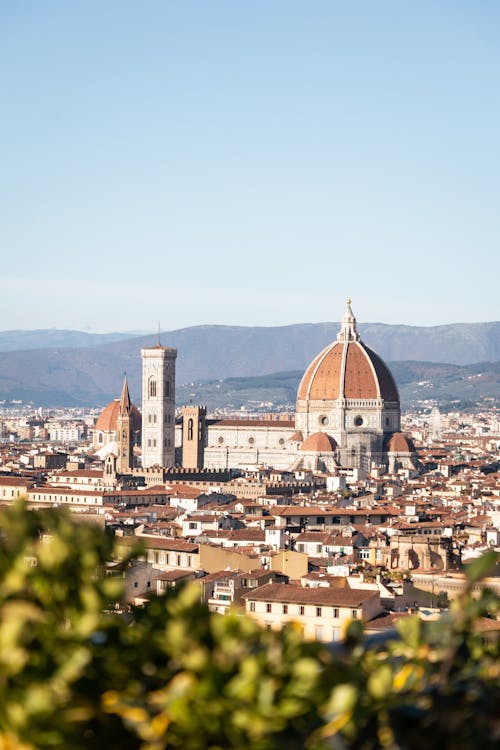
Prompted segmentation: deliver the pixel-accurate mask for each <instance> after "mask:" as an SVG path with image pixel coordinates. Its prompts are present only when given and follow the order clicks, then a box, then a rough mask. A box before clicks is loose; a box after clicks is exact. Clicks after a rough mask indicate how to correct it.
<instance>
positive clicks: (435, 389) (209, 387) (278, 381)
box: [177, 362, 500, 411]
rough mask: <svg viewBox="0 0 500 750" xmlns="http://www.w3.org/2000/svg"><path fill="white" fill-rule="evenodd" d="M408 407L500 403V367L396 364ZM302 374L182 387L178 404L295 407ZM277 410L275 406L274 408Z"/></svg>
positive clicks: (399, 381)
mask: <svg viewBox="0 0 500 750" xmlns="http://www.w3.org/2000/svg"><path fill="white" fill-rule="evenodd" d="M389 366H390V368H391V371H392V373H393V375H394V377H395V379H396V381H397V384H398V388H399V394H400V397H401V401H402V404H403V406H406V407H410V406H416V405H417V404H421V403H422V402H423V401H437V402H439V405H440V406H441V407H442V408H444V409H446V408H453V409H456V408H458V407H459V406H460V408H463V407H470V406H473V405H474V406H475V405H477V403H478V402H482V403H483V404H484V406H485V408H487V407H488V405H491V402H488V401H484V399H485V398H486V399H494V400H495V402H496V403H497V404H498V403H499V402H500V362H494V363H484V362H483V363H481V364H477V365H466V366H464V365H449V364H441V363H435V362H391V363H389ZM302 375H303V371H302V370H295V371H293V372H277V373H273V374H271V375H260V376H257V377H246V378H226V379H224V380H215V381H211V382H208V383H197V384H186V385H182V386H180V387H178V388H177V403H178V405H183V404H189V403H194V404H206V405H207V407H208V408H209V409H224V408H229V409H240V408H241V407H245V408H250V409H251V408H252V407H253V408H255V409H259V408H264V409H272V410H274V409H276V410H277V411H279V410H281V409H284V410H286V409H289V408H290V407H292V408H294V405H295V399H296V395H297V389H298V386H299V383H300V379H301V377H302ZM271 405H272V406H271Z"/></svg>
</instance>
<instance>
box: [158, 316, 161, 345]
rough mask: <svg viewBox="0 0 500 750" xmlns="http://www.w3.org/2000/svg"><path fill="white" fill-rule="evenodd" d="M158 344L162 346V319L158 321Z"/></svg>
mask: <svg viewBox="0 0 500 750" xmlns="http://www.w3.org/2000/svg"><path fill="white" fill-rule="evenodd" d="M158 346H161V340H160V321H158Z"/></svg>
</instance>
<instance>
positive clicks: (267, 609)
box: [266, 602, 272, 612]
mask: <svg viewBox="0 0 500 750" xmlns="http://www.w3.org/2000/svg"><path fill="white" fill-rule="evenodd" d="M271 611H272V604H271V602H266V612H271Z"/></svg>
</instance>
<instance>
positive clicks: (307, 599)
mask: <svg viewBox="0 0 500 750" xmlns="http://www.w3.org/2000/svg"><path fill="white" fill-rule="evenodd" d="M378 595H379V594H378V592H377V591H364V590H363V591H362V590H360V589H341V588H332V587H329V586H319V587H318V588H311V587H309V586H295V585H292V584H284V583H267V584H265V586H259V588H257V589H253V590H252V591H251V592H249V593H247V594H245V599H252V600H255V601H261V602H262V601H264V602H269V601H270V602H284V603H287V602H294V603H297V604H315V605H317V606H334V607H361V606H362V605H363V603H364V602H365V601H367V600H368V599H371V598H372V597H373V596H377V597H378Z"/></svg>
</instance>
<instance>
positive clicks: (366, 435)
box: [96, 299, 416, 473]
mask: <svg viewBox="0 0 500 750" xmlns="http://www.w3.org/2000/svg"><path fill="white" fill-rule="evenodd" d="M141 354H142V362H143V370H142V443H141V445H142V451H141V454H142V455H141V464H142V468H143V469H148V468H151V467H154V466H159V467H170V466H174V464H175V463H176V462H177V463H178V464H180V465H182V466H183V467H185V468H188V469H203V468H205V469H245V468H255V467H259V466H265V467H272V468H274V469H279V470H290V471H297V470H301V469H302V470H316V471H326V472H337V471H338V470H340V469H352V470H358V471H359V470H361V471H364V472H371V471H377V472H379V473H384V472H387V471H388V472H394V471H396V470H397V469H399V468H404V469H409V470H413V469H415V468H416V463H415V452H414V448H413V445H412V444H411V441H410V440H409V439H408V438H406V437H405V436H404V435H403V434H402V433H401V432H400V416H401V415H400V402H399V393H398V389H397V386H396V383H395V382H394V378H393V377H392V375H391V373H390V371H389V369H388V367H387V365H386V364H385V363H384V362H383V361H382V360H381V358H380V357H379V356H378V355H377V354H376V353H375V352H374V351H372V350H371V349H370V348H369V347H368V346H366V344H364V343H363V341H361V339H360V336H359V333H358V332H357V329H356V318H355V317H354V315H353V312H352V309H351V301H350V300H349V299H348V300H347V306H346V310H345V312H344V315H343V317H342V321H341V325H340V330H339V332H338V334H337V338H336V340H335V341H333V342H332V343H330V344H329V345H328V346H327V347H326V348H325V349H323V351H321V352H320V353H319V354H318V355H317V356H316V357H315V358H314V359H313V361H312V362H311V364H310V365H309V367H308V368H307V369H306V371H305V373H304V376H303V377H302V380H301V382H300V385H299V389H298V392H297V401H296V407H295V415H290V416H289V417H288V418H286V419H280V420H276V419H271V418H267V419H238V418H227V419H210V418H207V413H206V409H205V407H202V406H186V407H184V408H183V409H182V412H181V415H180V417H179V418H178V419H177V420H176V419H175V360H176V356H177V352H176V350H175V349H172V348H170V347H165V346H161V345H160V343H158V345H157V346H154V347H149V348H146V349H142V352H141ZM125 385H126V384H125ZM125 385H124V388H125ZM127 399H128V391H127V393H126V394H125V395H124V393H122V398H121V399H120V404H121V406H120V407H119V408H118V407H114V413H116V425H115V429H116V440H117V447H116V455H117V456H118V457H119V460H118V463H119V465H120V466H121V467H122V468H124V463H126V461H127V460H129V458H130V468H131V469H132V450H131V448H130V442H131V440H132V435H133V434H134V432H133V429H132V427H129V428H127V427H126V422H127V420H126V417H124V413H125V412H126V411H127V409H129V411H130V420H131V424H132V420H133V419H134V418H135V421H136V422H137V415H136V414H135V412H136V410H135V407H133V405H132V404H131V403H130V400H129V399H128V401H127ZM113 403H116V402H113ZM111 407H112V405H111V404H110V405H109V406H108V407H106V409H105V410H104V411H103V415H104V414H108V416H109V419H108V420H107V422H106V425H107V426H108V428H109V429H111V428H112V427H113V425H111V423H110V424H109V425H108V422H110V420H111V416H110V412H111V411H112V408H111ZM106 410H108V412H107V411H106ZM134 410H135V411H134ZM100 424H101V426H102V425H103V424H104V420H103V419H102V415H101V417H100V418H99V420H98V423H97V425H96V427H97V426H99V425H100ZM101 432H102V431H101ZM123 440H127V441H128V444H129V447H127V448H125V447H124V446H123V445H121V443H122V442H123ZM124 457H127V458H124ZM128 457H129V458H128ZM176 459H177V461H176Z"/></svg>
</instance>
